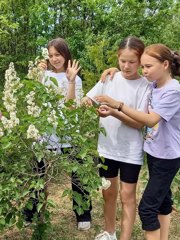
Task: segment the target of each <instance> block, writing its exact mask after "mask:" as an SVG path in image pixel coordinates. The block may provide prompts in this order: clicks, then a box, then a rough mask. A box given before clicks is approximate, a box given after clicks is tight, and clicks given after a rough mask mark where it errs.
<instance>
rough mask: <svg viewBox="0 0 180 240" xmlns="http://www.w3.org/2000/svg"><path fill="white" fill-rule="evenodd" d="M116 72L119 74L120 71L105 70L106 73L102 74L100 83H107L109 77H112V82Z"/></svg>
mask: <svg viewBox="0 0 180 240" xmlns="http://www.w3.org/2000/svg"><path fill="white" fill-rule="evenodd" d="M116 72H119V69H118V68H115V67H112V68H108V69H106V70H104V72H103V73H102V74H101V77H100V81H101V82H105V81H106V78H107V76H108V75H109V76H110V80H112V79H113V77H114V74H115V73H116Z"/></svg>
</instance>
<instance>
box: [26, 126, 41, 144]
mask: <svg viewBox="0 0 180 240" xmlns="http://www.w3.org/2000/svg"><path fill="white" fill-rule="evenodd" d="M27 138H28V139H29V138H31V139H35V140H38V139H39V138H40V135H39V130H38V129H37V128H36V127H35V126H34V125H33V124H31V125H29V127H28V130H27Z"/></svg>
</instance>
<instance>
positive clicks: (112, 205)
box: [102, 177, 119, 234]
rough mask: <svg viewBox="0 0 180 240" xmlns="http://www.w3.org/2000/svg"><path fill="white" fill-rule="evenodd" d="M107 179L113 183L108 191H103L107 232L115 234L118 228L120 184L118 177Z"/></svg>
mask: <svg viewBox="0 0 180 240" xmlns="http://www.w3.org/2000/svg"><path fill="white" fill-rule="evenodd" d="M107 179H108V180H110V181H111V186H110V187H109V188H108V189H107V190H103V191H102V193H103V198H104V218H105V231H107V232H108V233H110V234H113V233H114V232H115V227H116V204H117V196H118V189H119V188H118V185H119V184H118V177H114V178H107Z"/></svg>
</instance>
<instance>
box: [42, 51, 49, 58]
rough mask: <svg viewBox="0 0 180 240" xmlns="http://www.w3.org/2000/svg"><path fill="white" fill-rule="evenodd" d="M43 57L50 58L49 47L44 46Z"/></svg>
mask: <svg viewBox="0 0 180 240" xmlns="http://www.w3.org/2000/svg"><path fill="white" fill-rule="evenodd" d="M42 57H43V58H44V59H45V60H47V59H49V53H48V49H47V48H42Z"/></svg>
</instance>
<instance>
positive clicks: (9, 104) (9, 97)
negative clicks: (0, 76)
mask: <svg viewBox="0 0 180 240" xmlns="http://www.w3.org/2000/svg"><path fill="white" fill-rule="evenodd" d="M5 80H6V81H5V85H4V91H3V97H2V99H3V104H4V106H5V108H6V110H7V112H9V116H10V118H9V119H8V118H7V117H5V116H2V117H1V122H2V124H3V129H7V130H8V131H10V132H11V129H12V128H14V127H15V126H17V125H18V124H19V118H17V116H16V103H17V97H16V96H15V93H16V92H17V90H18V89H20V88H22V86H23V84H22V83H20V79H19V78H18V77H17V75H16V71H15V68H14V64H13V63H10V64H9V69H7V70H6V73H5ZM3 129H1V130H0V136H3V134H4V133H3Z"/></svg>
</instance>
